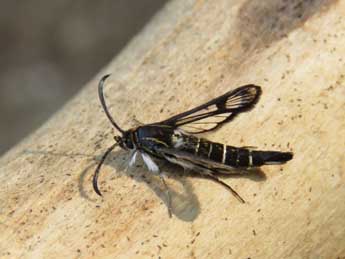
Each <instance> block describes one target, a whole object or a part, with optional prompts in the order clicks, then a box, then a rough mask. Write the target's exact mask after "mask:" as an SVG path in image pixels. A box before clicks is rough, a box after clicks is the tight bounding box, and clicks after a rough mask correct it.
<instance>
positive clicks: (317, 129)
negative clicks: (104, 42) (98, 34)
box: [0, 0, 345, 258]
mask: <svg viewBox="0 0 345 259" xmlns="http://www.w3.org/2000/svg"><path fill="white" fill-rule="evenodd" d="M344 13H345V1H336V0H334V1H332V0H328V1H327V0H324V1H323V0H309V1H302V0H294V1H283V0H267V1H261V0H242V1H240V0H236V1H235V0H232V1H231V0H217V1H202V0H199V1H191V0H188V1H186V0H178V1H172V2H171V3H169V4H168V5H167V6H166V7H165V8H164V9H163V10H162V11H161V12H160V13H159V14H158V15H157V16H156V17H155V18H154V19H153V20H152V21H151V23H150V24H148V25H147V26H146V28H145V29H144V30H143V31H142V32H141V33H140V34H139V35H138V36H137V37H136V38H134V39H133V40H132V41H131V43H130V44H129V45H128V46H127V48H126V49H124V50H123V52H122V53H121V54H120V55H119V56H118V57H117V58H116V59H114V61H113V62H112V63H111V64H110V65H109V66H108V67H107V68H106V69H105V70H104V71H102V73H100V74H99V75H97V76H95V78H94V80H92V81H91V82H90V83H89V84H88V85H87V86H86V87H85V88H84V90H83V91H82V92H81V93H79V94H78V95H77V96H76V97H75V98H74V99H73V100H72V101H70V102H69V103H68V104H67V105H66V106H65V107H63V108H62V109H61V111H60V112H58V113H57V114H55V115H54V116H53V117H52V118H51V119H50V120H49V121H48V122H47V123H45V125H43V126H42V127H41V128H40V129H39V130H38V131H36V132H35V133H33V134H32V135H31V136H29V137H28V138H27V139H26V140H24V141H23V142H22V143H20V144H19V145H17V146H16V147H15V148H13V149H12V150H11V151H10V152H8V153H7V154H6V155H4V156H3V157H2V158H1V160H0V183H1V186H0V187H1V188H0V233H1V236H0V257H1V258H92V257H93V258H249V257H250V258H337V257H345V227H344V226H345V187H344V182H345V172H344V171H345V152H344V151H345V117H344V115H345V112H344V111H345V86H344V84H345V33H344V32H345V19H344ZM109 33H111V31H109ZM108 72H111V73H113V76H112V77H111V79H110V80H109V82H108V84H107V86H106V93H107V96H108V103H109V105H110V107H111V111H112V113H113V114H114V117H115V118H116V119H117V122H118V123H119V124H120V125H121V126H122V127H124V128H129V127H132V126H134V125H135V123H134V119H137V120H139V121H142V122H153V121H157V120H161V119H164V118H166V117H167V116H170V115H172V114H175V113H177V112H181V111H183V110H185V109H187V108H191V107H193V106H195V105H198V104H200V103H202V102H203V101H206V100H208V99H210V98H213V97H216V96H218V95H220V94H222V93H224V92H226V91H228V90H230V89H233V88H235V87H237V86H239V85H242V84H248V83H254V84H258V85H261V86H262V88H263V95H262V98H261V100H260V102H259V104H258V105H257V107H256V108H255V109H254V110H253V111H251V112H250V113H246V114H243V115H241V116H239V117H238V118H237V119H236V120H235V121H234V122H232V123H230V124H228V125H226V126H225V127H223V128H221V129H220V130H218V131H216V132H214V133H212V134H208V135H207V136H206V137H208V138H209V139H211V140H214V141H219V142H225V143H228V144H231V145H238V146H244V145H247V146H248V145H249V146H257V147H259V148H261V149H276V150H283V151H287V150H292V151H293V152H294V153H295V157H294V159H293V160H292V161H291V162H289V163H288V164H286V165H284V166H271V167H268V166H267V167H263V168H262V170H263V172H264V173H263V174H262V175H253V176H250V177H236V178H226V179H224V181H226V182H227V183H228V184H231V185H232V186H233V187H234V188H235V189H236V190H237V191H238V192H239V193H240V194H241V196H242V197H244V198H245V200H246V201H247V203H246V204H241V203H239V202H238V201H237V200H236V199H235V198H234V197H233V196H232V195H231V194H230V193H229V192H227V191H226V190H225V189H224V188H222V187H221V186H218V185H216V184H214V183H212V182H209V181H207V180H204V179H200V178H190V177H184V176H181V175H177V174H179V173H182V172H183V170H181V169H179V168H175V167H169V166H166V165H164V164H161V165H162V166H163V170H165V171H167V174H169V175H171V174H174V173H175V175H177V176H170V178H169V179H168V180H167V182H168V184H169V186H170V188H171V190H172V196H173V211H174V216H173V218H172V219H169V217H168V214H167V209H166V206H165V202H166V200H165V198H164V197H165V196H164V193H163V192H162V186H161V185H160V183H159V180H158V179H157V178H155V177H153V176H150V175H149V174H148V173H147V172H146V169H145V167H143V165H142V164H141V163H139V164H138V167H136V168H134V169H131V170H129V171H127V172H126V171H125V170H124V168H125V167H126V160H127V159H128V155H127V154H126V153H125V152H123V151H120V150H116V151H114V152H113V153H112V155H111V156H110V158H109V159H108V160H107V162H106V165H105V166H104V168H103V169H102V174H101V176H100V183H101V184H100V188H101V189H102V190H103V192H104V198H103V199H102V198H99V197H97V195H96V194H95V193H94V192H93V190H92V188H91V177H92V173H93V170H94V168H95V163H96V162H97V161H98V160H99V159H100V156H101V155H102V153H103V152H104V151H105V150H106V148H107V147H108V146H110V145H111V144H112V143H113V136H114V135H115V134H117V132H116V131H115V130H112V129H111V125H110V123H109V122H108V120H107V118H106V117H105V114H104V113H103V111H102V110H101V108H100V105H99V101H98V98H97V82H98V80H99V78H100V76H101V75H103V74H104V73H108Z"/></svg>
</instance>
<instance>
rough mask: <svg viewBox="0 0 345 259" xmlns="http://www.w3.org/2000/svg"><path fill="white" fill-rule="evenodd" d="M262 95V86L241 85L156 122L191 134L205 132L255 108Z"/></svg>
mask: <svg viewBox="0 0 345 259" xmlns="http://www.w3.org/2000/svg"><path fill="white" fill-rule="evenodd" d="M260 95H261V87H260V86H256V85H245V86H241V87H239V88H236V89H234V90H232V91H229V92H227V93H226V94H224V95H222V96H219V97H217V98H215V99H213V100H211V101H209V102H207V103H205V104H203V105H200V106H198V107H195V108H194V109H191V110H188V111H186V112H183V113H180V114H178V115H175V116H173V117H171V118H169V119H167V120H164V121H161V122H158V123H154V124H165V125H169V126H173V127H179V128H181V129H183V130H184V131H185V132H187V133H190V134H197V133H204V132H207V131H211V130H213V129H215V128H217V127H219V126H220V125H222V124H223V123H225V122H228V121H231V120H232V119H233V118H234V117H235V116H236V115H237V114H239V113H241V112H245V111H248V110H250V109H251V108H253V107H254V105H255V104H256V103H257V101H258V100H259V97H260Z"/></svg>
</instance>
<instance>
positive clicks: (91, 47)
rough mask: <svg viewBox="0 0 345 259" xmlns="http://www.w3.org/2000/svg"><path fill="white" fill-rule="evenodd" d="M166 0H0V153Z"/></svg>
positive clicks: (45, 115) (36, 124)
mask: <svg viewBox="0 0 345 259" xmlns="http://www.w3.org/2000/svg"><path fill="white" fill-rule="evenodd" d="M166 2H167V1H166V0H113V1H110V0H99V1H81V0H75V1H66V0H51V1H43V0H26V1H13V0H7V1H2V4H1V9H0V57H1V58H0V155H1V154H3V153H4V152H5V151H6V150H8V149H9V148H10V147H11V146H13V145H14V144H16V143H17V142H18V141H20V139H22V138H23V137H25V136H26V135H27V134H29V133H30V132H31V131H32V130H34V129H35V128H37V127H39V126H40V125H41V124H42V123H43V122H44V121H45V120H47V119H48V118H49V116H50V115H51V114H52V113H53V112H55V111H56V110H58V109H59V108H60V107H61V106H62V105H63V104H64V103H65V102H66V101H67V100H68V99H69V98H71V97H72V96H73V95H74V94H75V93H76V92H77V91H78V90H79V89H80V87H82V86H83V84H84V83H86V82H87V81H88V80H89V79H90V78H91V77H92V76H94V75H95V73H96V72H97V71H99V69H100V68H102V67H103V66H104V65H106V64H107V63H108V62H109V61H110V60H111V59H112V58H113V57H114V55H115V54H116V53H117V52H119V51H120V50H121V49H122V48H123V47H124V46H125V45H126V43H127V42H128V41H129V40H130V39H131V37H132V36H134V35H135V34H136V33H137V32H138V31H139V30H140V29H141V28H142V27H143V26H144V25H145V24H146V23H147V22H148V21H149V19H150V18H151V17H152V16H153V15H154V14H155V13H156V12H157V11H158V10H159V9H160V8H161V7H162V6H163V5H164V4H165V3H166Z"/></svg>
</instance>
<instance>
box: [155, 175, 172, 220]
mask: <svg viewBox="0 0 345 259" xmlns="http://www.w3.org/2000/svg"><path fill="white" fill-rule="evenodd" d="M158 175H159V178H160V179H161V181H162V183H163V185H164V188H165V193H166V196H167V206H168V213H169V217H170V218H171V216H172V206H171V195H170V191H169V188H168V185H167V184H166V182H165V180H164V177H163V175H162V174H161V173H159V174H158Z"/></svg>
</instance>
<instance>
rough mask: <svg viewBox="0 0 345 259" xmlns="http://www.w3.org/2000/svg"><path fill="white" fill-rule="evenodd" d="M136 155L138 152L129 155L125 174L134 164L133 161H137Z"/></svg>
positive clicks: (134, 151)
mask: <svg viewBox="0 0 345 259" xmlns="http://www.w3.org/2000/svg"><path fill="white" fill-rule="evenodd" d="M137 154H138V151H137V150H133V151H132V153H131V154H130V156H129V162H128V165H127V166H126V168H125V171H126V172H127V171H128V169H129V168H130V167H132V166H133V165H134V164H135V161H136V159H137Z"/></svg>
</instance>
